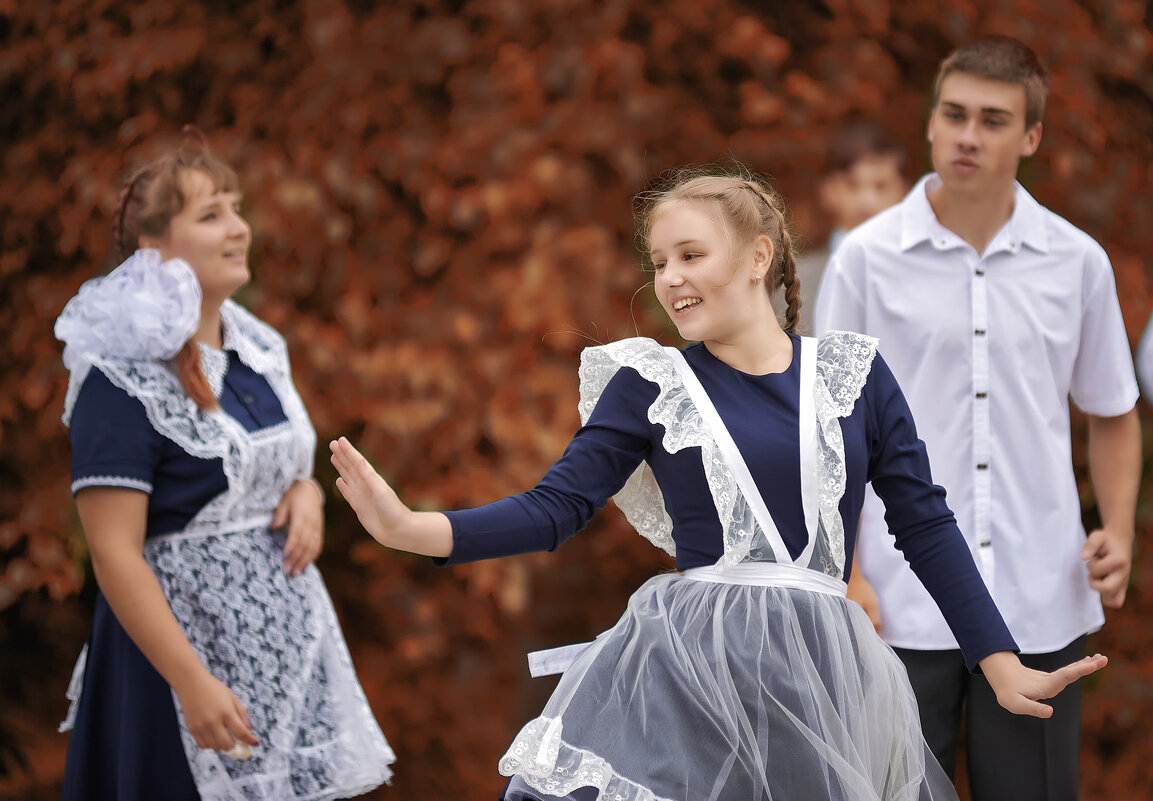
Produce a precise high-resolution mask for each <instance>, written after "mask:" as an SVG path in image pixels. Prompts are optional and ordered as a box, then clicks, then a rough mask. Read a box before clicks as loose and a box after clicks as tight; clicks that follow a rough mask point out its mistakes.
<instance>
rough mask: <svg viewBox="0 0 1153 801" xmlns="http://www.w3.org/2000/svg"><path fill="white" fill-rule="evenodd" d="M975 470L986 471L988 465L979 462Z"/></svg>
mask: <svg viewBox="0 0 1153 801" xmlns="http://www.w3.org/2000/svg"><path fill="white" fill-rule="evenodd" d="M977 469H978V470H988V469H989V465H988V463H987V462H981V464H979V465H977Z"/></svg>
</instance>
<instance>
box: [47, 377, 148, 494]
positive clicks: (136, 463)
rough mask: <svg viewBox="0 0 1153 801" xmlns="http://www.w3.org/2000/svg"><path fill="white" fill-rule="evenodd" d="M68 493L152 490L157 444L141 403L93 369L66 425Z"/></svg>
mask: <svg viewBox="0 0 1153 801" xmlns="http://www.w3.org/2000/svg"><path fill="white" fill-rule="evenodd" d="M69 433H70V435H71V439H72V492H73V494H75V493H76V492H78V491H80V490H82V489H84V488H85V487H124V488H126V489H134V490H139V491H140V492H144V493H149V494H150V493H151V492H152V480H153V475H154V473H155V471H156V465H157V463H158V462H159V459H160V453H161V448H162V446H163V442H162V439H161V436H160V434H159V433H158V432H157V431H156V429H154V428H153V427H152V424H151V423H150V422H148V415H147V414H146V413H145V411H144V406H143V404H141V403H140V401H138V400H137V399H136V398H133V397H132V396H131V395H129V394H128V393H127V392H125V391H124V390H122V389H120V388H119V387H117V386H115V385H114V384H113V383H112V382H111V381H109V380H108V378H107V376H105V375H104V373H102V372H100V370H99V369H98V368H95V367H93V368H92V370H90V371H89V373H88V375H87V377H86V378H85V379H84V384H83V386H81V388H80V393H79V395H78V396H77V398H76V406H75V408H74V409H73V412H72V419H71V423H70V425H69Z"/></svg>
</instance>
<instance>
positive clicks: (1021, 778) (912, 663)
mask: <svg viewBox="0 0 1153 801" xmlns="http://www.w3.org/2000/svg"><path fill="white" fill-rule="evenodd" d="M1085 641H1086V637H1078V638H1077V639H1076V640H1074V641H1073V642H1072V643H1070V644H1069V645H1067V646H1066V647H1064V648H1062V649H1061V650H1060V651H1055V652H1053V653H1048V654H1021V662H1022V663H1023V664H1024V665H1025V666H1026V667H1031V668H1034V669H1036V670H1045V671H1051V670H1056V669H1057V668H1059V667H1064V666H1065V665H1067V664H1069V663H1070V662H1076V661H1077V660H1078V659H1080V658H1081V657H1083V656H1084V655H1085ZM893 650H894V651H896V653H897V656H899V657H900V658H901V661H902V662H904V663H905V669H906V670H907V671H908V673H909V682H910V683H911V684H912V685H913V692H914V693H915V694H916V696H917V703H918V705H919V707H920V713H921V729H922V730H923V732H924V734H925V740H926V742H928V744H929V747H930V748H931V749H932V751H933V754H934V755H935V756H936V757H937V761H938V762H940V763H941V767H943V768H944V769H945V772H946V773H947V774H949V778H953V776H954V773H955V768H956V752H957V739H958V735H959V732H960V728H961V720H962V715H964V721H965V731H966V737H965V749H966V758H967V762H968V768H969V770H968V772H969V785H970V787H971V788H972V793H973V801H1005V800H1006V799H1012V801H1077V761H1078V756H1079V751H1080V746H1081V682H1079V681H1078V682H1075V683H1073V684H1071V685H1069V686H1068V687H1066V688H1065V689H1064V690H1063V691H1062V692H1061V693H1060V695H1058V696H1057V697H1055V698H1050V699H1048V700H1046V701H1045V703H1046V704H1049V705H1050V706H1052V707H1053V716H1052V717H1051V718H1048V719H1046V720H1042V719H1040V718H1034V717H1028V716H1025V715H1014V714H1013V713H1012V712H1009V711H1008V710H1006V709H1004V708H1003V707H1002V706H1001V705H1000V704H998V703H997V697H996V695H995V694H994V693H993V689H992V688H991V687H990V686H989V682H988V681H987V680H986V679H985V677H984V676H983V675H980V674H972V673H969V671H968V669H967V668H966V667H965V660H964V658H963V657H962V656H961V652H960V651H913V650H909V649H905V648H894V649H893Z"/></svg>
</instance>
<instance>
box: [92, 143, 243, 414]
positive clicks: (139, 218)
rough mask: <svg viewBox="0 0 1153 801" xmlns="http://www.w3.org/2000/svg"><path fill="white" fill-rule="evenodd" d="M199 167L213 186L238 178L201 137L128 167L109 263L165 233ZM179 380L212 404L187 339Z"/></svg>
mask: <svg viewBox="0 0 1153 801" xmlns="http://www.w3.org/2000/svg"><path fill="white" fill-rule="evenodd" d="M190 170H199V171H200V172H203V173H205V174H206V175H207V176H208V177H209V178H210V179H212V182H213V184H214V185H215V187H216V189H217V191H221V192H235V191H238V190H239V187H240V181H239V179H238V178H237V176H236V172H235V171H234V170H233V169H232V168H231V167H230V166H228V165H227V164H225V163H224V162H223V161H221V160H220V159H218V158H216V157H215V156H213V155H212V154H211V153H210V152H209V151H208V148H207V147H206V146H205V145H204V144H203V142H200V143H196V144H193V145H189V144H185V145H183V146H181V147H180V148H178V149H177V150H174V151H172V152H170V153H167V154H165V155H164V156H162V157H160V158H159V159H157V160H156V161H153V162H151V163H149V164H145V165H144V166H143V167H138V168H137V169H135V170H133V171H132V172H131V173H130V174H129V175H128V177H127V178H126V179H125V181H124V185H123V187H122V188H121V190H120V197H119V198H118V200H117V206H116V214H115V215H114V216H113V218H112V247H111V249H110V251H109V256H110V261H111V263H112V265H113V266H115V265H117V264H120V263H121V262H123V261H124V260H125V259H127V258H128V257H129V256H131V255H132V254H133V253H134V252H136V250H137V248H138V247H139V241H140V237H141V236H151V237H158V238H161V237H164V236H165V235H166V234H167V233H168V226H169V223H171V221H172V218H173V217H175V216H176V215H177V214H179V213H180V211H181V210H182V209H183V208H184V204H185V203H186V202H187V200H188V199H187V198H186V197H185V196H184V184H183V180H182V179H183V177H184V175H185V173H187V172H188V171H190ZM176 369H177V373H178V374H179V376H180V383H181V385H182V386H183V387H184V391H185V392H187V393H188V396H189V397H190V398H192V399H193V400H194V401H196V405H197V406H199V407H200V408H202V409H214V408H216V405H217V402H216V396H215V395H214V394H213V392H212V388H211V386H210V385H209V383H208V379H207V378H206V377H205V375H204V371H203V370H202V369H201V367H200V349H199V348H198V347H196V345H195V343H194V342H192V340H189V341H188V342H186V343H184V347H182V348H181V349H180V352H179V353H177V354H176Z"/></svg>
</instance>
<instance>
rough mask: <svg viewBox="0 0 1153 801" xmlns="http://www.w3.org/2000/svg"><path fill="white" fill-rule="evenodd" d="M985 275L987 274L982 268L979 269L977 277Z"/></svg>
mask: <svg viewBox="0 0 1153 801" xmlns="http://www.w3.org/2000/svg"><path fill="white" fill-rule="evenodd" d="M984 274H985V271H984V270H982V269H981V268H980V267H978V268H977V275H984Z"/></svg>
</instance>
